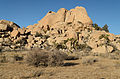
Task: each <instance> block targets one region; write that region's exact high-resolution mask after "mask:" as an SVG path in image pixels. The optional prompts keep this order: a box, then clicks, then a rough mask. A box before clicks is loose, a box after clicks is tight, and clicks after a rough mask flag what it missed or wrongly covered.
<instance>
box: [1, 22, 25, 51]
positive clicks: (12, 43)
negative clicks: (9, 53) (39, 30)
mask: <svg viewBox="0 0 120 79" xmlns="http://www.w3.org/2000/svg"><path fill="white" fill-rule="evenodd" d="M23 37H25V35H24V30H23V29H21V28H20V26H18V25H17V24H15V23H13V22H10V21H7V20H0V48H1V49H2V50H15V49H17V48H18V49H20V48H21V47H22V43H21V42H20V41H22V42H23V41H24V40H22V38H23Z"/></svg>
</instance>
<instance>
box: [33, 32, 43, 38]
mask: <svg viewBox="0 0 120 79" xmlns="http://www.w3.org/2000/svg"><path fill="white" fill-rule="evenodd" d="M42 36H43V35H42V34H41V33H38V32H36V34H35V37H42Z"/></svg>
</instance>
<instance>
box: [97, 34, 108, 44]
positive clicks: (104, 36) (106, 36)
mask: <svg viewBox="0 0 120 79" xmlns="http://www.w3.org/2000/svg"><path fill="white" fill-rule="evenodd" d="M108 36H109V35H105V34H102V35H101V36H100V37H99V39H102V38H104V39H106V40H107V41H108V42H109V41H110V40H109V38H108Z"/></svg>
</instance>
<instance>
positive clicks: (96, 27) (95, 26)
mask: <svg viewBox="0 0 120 79" xmlns="http://www.w3.org/2000/svg"><path fill="white" fill-rule="evenodd" d="M93 27H94V28H95V30H102V28H101V27H99V26H98V25H97V24H96V23H95V24H93Z"/></svg>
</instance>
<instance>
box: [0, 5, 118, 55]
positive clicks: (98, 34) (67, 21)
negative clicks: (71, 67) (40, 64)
mask: <svg viewBox="0 0 120 79" xmlns="http://www.w3.org/2000/svg"><path fill="white" fill-rule="evenodd" d="M48 47H49V48H57V49H59V50H62V51H68V52H71V51H75V50H80V51H82V50H85V49H83V48H87V49H88V48H89V52H93V53H108V52H110V53H112V52H113V51H116V50H120V35H114V34H111V33H109V32H105V31H103V30H95V28H94V27H93V22H92V20H91V19H90V17H89V16H88V14H87V11H86V9H85V8H84V7H76V8H74V9H71V10H67V9H64V8H61V9H59V10H58V11H57V12H56V13H55V12H52V11H50V12H48V13H47V15H46V16H45V17H44V18H43V19H41V20H40V21H38V23H37V24H34V25H29V26H27V27H26V28H20V26H18V25H17V24H15V23H13V22H11V21H7V20H0V49H1V51H8V50H31V49H33V48H42V49H46V48H48Z"/></svg>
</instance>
